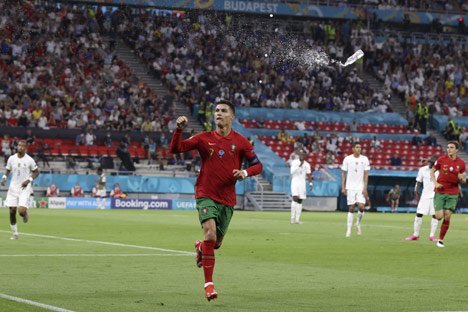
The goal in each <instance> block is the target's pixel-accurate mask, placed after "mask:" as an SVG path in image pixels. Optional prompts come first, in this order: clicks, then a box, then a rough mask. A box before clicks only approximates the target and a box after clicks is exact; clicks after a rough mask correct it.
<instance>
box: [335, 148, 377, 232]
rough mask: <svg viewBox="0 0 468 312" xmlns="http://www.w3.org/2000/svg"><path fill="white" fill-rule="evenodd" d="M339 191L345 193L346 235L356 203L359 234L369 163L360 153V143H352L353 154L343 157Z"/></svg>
mask: <svg viewBox="0 0 468 312" xmlns="http://www.w3.org/2000/svg"><path fill="white" fill-rule="evenodd" d="M341 170H342V172H341V192H342V193H343V194H344V195H346V201H347V205H348V222H347V228H346V237H350V236H351V228H352V226H353V219H354V206H355V205H356V204H357V205H358V209H359V211H358V217H357V221H356V232H357V235H361V234H362V231H361V220H362V216H363V214H364V206H365V204H366V199H367V198H368V197H369V196H368V194H367V182H368V180H369V170H370V164H369V159H368V158H367V157H366V156H363V155H361V144H360V143H359V142H354V143H353V154H351V155H349V156H346V157H345V159H343V166H342V167H341Z"/></svg>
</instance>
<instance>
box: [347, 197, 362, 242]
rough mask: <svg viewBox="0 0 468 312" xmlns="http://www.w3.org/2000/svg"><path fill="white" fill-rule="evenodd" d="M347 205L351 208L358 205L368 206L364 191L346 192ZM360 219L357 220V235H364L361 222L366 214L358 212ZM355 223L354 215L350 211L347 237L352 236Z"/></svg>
mask: <svg viewBox="0 0 468 312" xmlns="http://www.w3.org/2000/svg"><path fill="white" fill-rule="evenodd" d="M346 203H347V204H348V207H349V206H353V205H356V204H362V205H365V204H366V198H365V197H364V194H362V191H357V190H346ZM357 215H358V217H357V220H356V233H357V235H361V234H362V230H361V220H362V216H363V215H364V212H361V211H359V210H358V213H357ZM353 221H354V213H352V212H349V211H348V220H347V223H346V237H350V236H351V228H352V227H353Z"/></svg>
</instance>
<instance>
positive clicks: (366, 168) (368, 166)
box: [364, 157, 370, 171]
mask: <svg viewBox="0 0 468 312" xmlns="http://www.w3.org/2000/svg"><path fill="white" fill-rule="evenodd" d="M364 170H365V171H369V170H370V162H369V158H367V157H366V162H365V164H364Z"/></svg>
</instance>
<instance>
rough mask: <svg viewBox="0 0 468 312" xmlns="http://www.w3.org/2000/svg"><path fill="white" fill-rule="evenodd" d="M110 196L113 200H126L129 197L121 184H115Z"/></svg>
mask: <svg viewBox="0 0 468 312" xmlns="http://www.w3.org/2000/svg"><path fill="white" fill-rule="evenodd" d="M109 196H110V197H112V198H126V197H127V195H126V194H125V193H124V192H123V191H122V189H121V188H120V184H119V183H116V184H114V187H113V188H112V190H111V192H110V195H109Z"/></svg>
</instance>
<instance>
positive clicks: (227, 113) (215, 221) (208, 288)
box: [171, 100, 263, 301]
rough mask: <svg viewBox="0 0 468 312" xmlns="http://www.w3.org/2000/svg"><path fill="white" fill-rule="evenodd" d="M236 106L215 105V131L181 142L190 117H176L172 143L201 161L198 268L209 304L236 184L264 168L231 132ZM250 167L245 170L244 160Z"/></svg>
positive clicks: (246, 144)
mask: <svg viewBox="0 0 468 312" xmlns="http://www.w3.org/2000/svg"><path fill="white" fill-rule="evenodd" d="M234 118H235V107H234V105H233V104H232V103H231V102H229V101H227V100H220V101H219V102H218V103H217V104H216V109H215V122H216V129H215V130H214V131H209V132H203V133H199V134H197V135H194V136H192V137H190V138H188V139H186V140H182V129H184V128H185V127H186V125H187V117H185V116H180V117H179V118H177V129H176V130H175V131H174V134H173V136H172V140H171V151H172V152H173V153H183V152H186V151H190V150H194V149H196V150H198V152H199V153H200V157H201V159H202V166H201V169H200V174H199V175H198V178H197V182H196V184H195V198H196V201H197V210H198V216H199V220H200V223H201V225H202V228H203V234H204V241H203V242H200V241H196V242H195V249H196V252H197V258H196V261H197V266H198V267H203V272H204V275H205V296H206V299H208V301H210V300H213V299H216V298H217V297H218V293H217V292H216V290H215V288H214V285H213V270H214V265H215V254H214V250H215V249H218V248H219V247H221V243H222V241H223V238H224V236H225V235H226V232H227V229H228V226H229V222H230V221H231V217H232V214H233V212H234V205H235V204H236V188H235V186H236V181H237V180H243V179H245V178H246V177H248V176H253V175H257V174H260V173H261V172H262V169H263V166H262V164H261V162H260V161H259V160H258V158H257V156H256V155H255V152H254V151H253V146H252V144H250V143H249V141H247V139H246V138H244V137H243V136H242V135H240V134H239V133H237V132H235V131H234V130H232V122H233V121H234ZM244 159H245V160H246V161H247V163H248V166H249V167H248V168H247V169H244V170H242V169H241V165H242V162H243V160H244Z"/></svg>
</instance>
